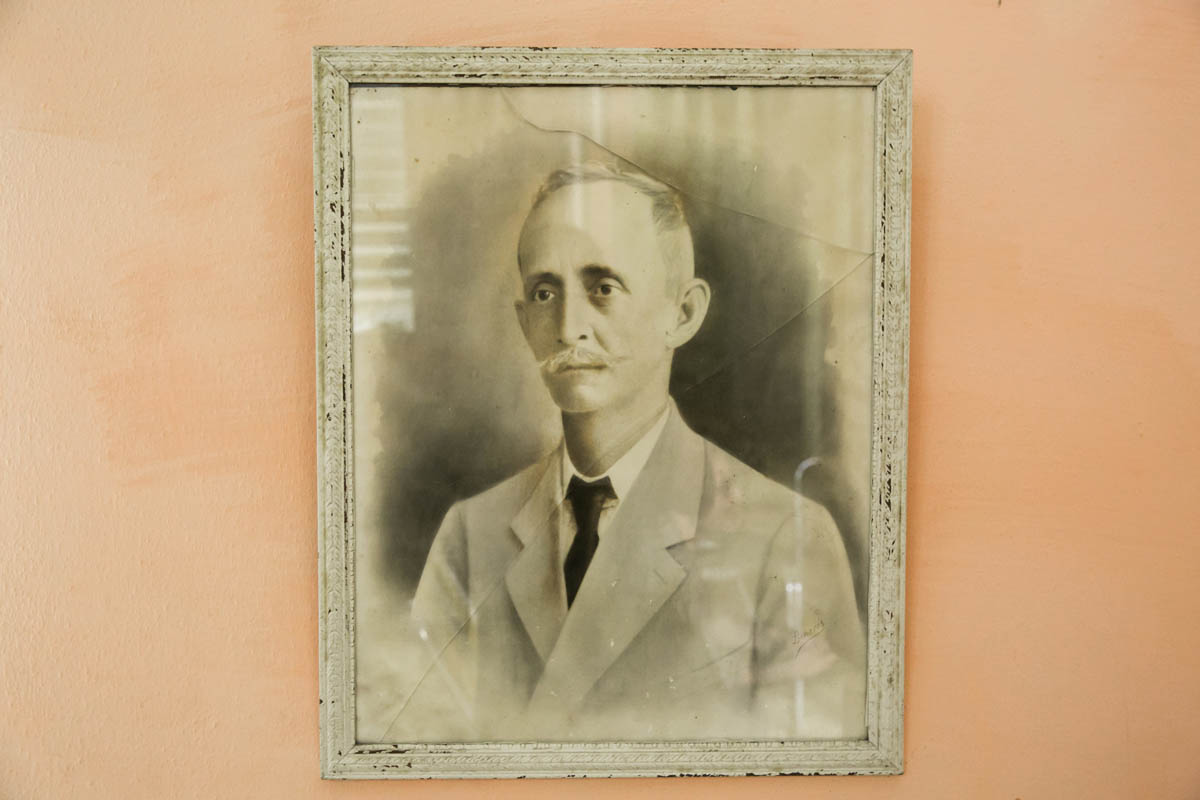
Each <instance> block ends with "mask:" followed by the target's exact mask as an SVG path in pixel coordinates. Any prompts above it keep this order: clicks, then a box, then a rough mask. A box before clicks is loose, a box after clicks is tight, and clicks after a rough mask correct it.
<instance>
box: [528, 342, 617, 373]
mask: <svg viewBox="0 0 1200 800" xmlns="http://www.w3.org/2000/svg"><path fill="white" fill-rule="evenodd" d="M618 360H619V359H615V358H610V357H609V356H606V355H604V354H603V353H597V352H596V351H595V350H588V349H587V348H584V347H572V348H571V349H569V350H562V351H560V352H557V353H555V354H554V355H552V356H550V357H549V358H546V359H543V360H542V362H541V367H542V371H543V372H562V371H563V370H566V369H572V368H577V367H611V366H613V365H615V364H616V363H617V362H618Z"/></svg>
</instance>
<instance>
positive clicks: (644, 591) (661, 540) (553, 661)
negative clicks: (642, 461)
mask: <svg viewBox="0 0 1200 800" xmlns="http://www.w3.org/2000/svg"><path fill="white" fill-rule="evenodd" d="M703 477H704V446H703V441H702V440H701V439H700V438H699V437H698V436H696V434H694V433H692V432H691V431H690V430H688V428H687V426H686V425H685V424H684V423H683V420H682V419H681V418H680V417H679V412H678V410H677V409H675V408H674V407H672V409H671V411H670V417H669V419H668V421H667V424H666V427H664V428H663V432H662V436H661V437H660V438H659V441H658V444H657V445H656V446H655V448H654V451H653V452H652V453H651V455H650V458H649V460H648V461H647V462H646V466H645V467H644V468H643V470H642V473H641V474H640V475H639V476H638V478H637V480H636V481H635V483H634V485H633V488H632V489H631V490H630V492H629V497H627V498H623V499H622V500H621V504H620V505H619V506H618V508H617V512H616V516H615V517H614V518H613V520H612V522H611V524H610V525H608V526H607V528H606V529H605V531H604V533H603V535H602V536H601V540H600V547H599V548H598V549H597V550H596V555H595V556H594V558H593V560H592V563H591V566H589V567H588V571H587V575H586V576H585V577H584V580H583V584H582V585H581V586H580V589H579V594H578V596H577V597H576V598H575V603H574V604H573V605H572V607H571V611H570V613H569V614H567V615H566V619H565V621H563V623H562V630H561V633H560V634H559V635H558V640H557V642H555V643H554V644H553V651H552V652H551V654H550V656H549V658H548V659H547V661H546V668H545V671H544V672H543V674H542V679H541V680H540V681H539V682H538V685H537V687H536V688H535V690H534V694H533V697H532V699H531V701H530V702H531V706H530V708H531V710H532V711H534V712H535V713H536V712H553V711H554V710H563V709H569V708H572V707H574V706H576V705H578V704H579V703H580V702H582V701H583V699H584V697H585V696H586V695H587V693H588V691H590V690H591V688H592V686H593V685H594V684H595V682H596V681H597V680H598V679H599V678H600V676H601V675H603V674H604V673H605V671H607V670H608V668H609V667H610V666H612V664H613V663H614V662H615V661H616V660H617V658H619V657H620V655H621V654H622V653H623V652H624V651H625V649H626V648H627V647H628V646H629V644H630V642H632V641H633V639H634V637H636V636H637V634H638V633H639V632H640V631H641V630H642V628H643V627H645V625H646V623H647V622H649V621H650V619H651V618H652V617H653V616H654V615H655V614H656V613H657V612H658V610H659V609H660V608H661V607H662V605H663V604H664V603H665V602H666V601H667V599H668V598H669V597H670V596H671V595H672V594H673V593H674V592H675V590H676V589H677V588H678V587H679V584H680V583H682V582H683V580H684V578H686V577H687V572H686V571H685V570H684V568H683V567H682V566H680V565H679V562H678V561H676V560H675V559H674V558H672V556H671V554H670V553H669V552H668V551H667V548H668V547H670V546H671V545H673V544H676V543H678V542H681V541H684V540H686V539H690V538H691V537H693V536H694V535H695V532H696V519H697V516H698V514H699V507H700V498H701V492H702V485H703ZM556 567H557V565H556ZM555 576H556V577H557V571H556V573H555ZM564 606H565V602H564Z"/></svg>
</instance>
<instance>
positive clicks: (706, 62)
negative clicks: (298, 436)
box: [313, 47, 912, 778]
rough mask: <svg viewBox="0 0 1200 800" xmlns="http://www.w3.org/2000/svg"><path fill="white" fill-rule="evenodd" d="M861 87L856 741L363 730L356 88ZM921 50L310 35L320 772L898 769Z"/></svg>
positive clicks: (442, 774) (638, 773)
mask: <svg viewBox="0 0 1200 800" xmlns="http://www.w3.org/2000/svg"><path fill="white" fill-rule="evenodd" d="M355 84H375V85H378V84H446V85H450V84H482V85H553V84H558V85H587V84H605V85H615V84H629V85H651V86H652V85H662V86H683V85H688V86H704V85H745V86H868V87H872V88H873V89H874V91H875V252H874V289H873V304H874V307H873V314H874V318H873V334H872V380H871V383H872V389H873V402H872V412H871V417H872V419H871V425H872V431H871V435H872V448H871V495H870V502H871V514H870V532H869V551H868V554H869V555H868V557H869V571H868V576H869V577H868V592H867V630H868V651H867V659H868V661H867V669H868V671H867V732H868V738H867V739H866V740H862V741H783V742H781V741H735V742H729V741H712V742H702V741H698V742H605V743H558V742H554V743H551V742H545V743H542V742H538V743H511V742H494V743H493V742H487V743H445V744H404V743H398V744H395V745H378V744H369V745H368V744H359V743H357V741H356V739H355V663H354V659H355V649H354V630H355V628H354V613H355V610H354V609H355V597H354V586H355V579H354V564H355V562H354V548H355V537H354V492H353V485H354V469H353V464H354V459H353V453H352V448H353V437H352V436H351V432H352V431H353V419H352V416H353V402H352V396H353V392H354V373H353V366H352V363H351V355H350V354H351V338H352V336H353V331H352V319H351V293H350V276H351V272H352V270H353V264H352V258H351V248H350V215H351V212H350V172H351V170H350V160H351V157H352V154H351V146H350V87H351V86H352V85H355ZM911 119H912V53H911V51H907V50H824V51H801V50H589V49H573V50H565V49H562V50H560V49H548V48H402V47H318V48H315V49H314V51H313V150H314V152H313V156H314V164H313V166H314V189H315V192H314V193H315V196H316V201H315V212H314V223H315V235H316V317H317V318H316V334H317V472H318V476H317V477H318V481H317V504H318V523H317V526H318V548H319V558H318V562H319V572H318V586H319V589H318V591H319V598H320V609H319V612H320V622H319V628H320V648H319V649H320V684H321V688H320V701H319V702H320V709H321V713H320V719H321V774H322V775H323V776H324V777H326V778H403V777H409V778H416V777H420V778H428V777H479V778H495V777H556V776H630V777H632V776H655V775H744V774H838V775H845V774H895V773H899V772H902V771H903V708H904V703H903V692H904V526H905V513H904V511H905V473H906V447H907V419H908V417H907V399H908V305H909V290H908V280H909V227H910V222H909V207H910V203H911V191H910V175H911V130H912V126H911Z"/></svg>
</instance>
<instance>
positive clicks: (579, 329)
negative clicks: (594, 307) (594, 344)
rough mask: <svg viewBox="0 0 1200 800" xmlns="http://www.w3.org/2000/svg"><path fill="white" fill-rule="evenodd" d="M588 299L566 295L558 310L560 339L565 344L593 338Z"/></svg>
mask: <svg viewBox="0 0 1200 800" xmlns="http://www.w3.org/2000/svg"><path fill="white" fill-rule="evenodd" d="M588 310H589V309H588V304H587V301H586V300H581V299H580V298H578V297H564V298H563V299H562V303H561V304H560V305H559V312H558V340H559V341H560V342H561V343H562V344H565V345H573V344H576V343H577V342H586V341H587V340H588V339H590V338H591V334H592V328H591V322H590V321H589V315H588Z"/></svg>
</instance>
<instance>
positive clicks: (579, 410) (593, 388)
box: [546, 374, 612, 414]
mask: <svg viewBox="0 0 1200 800" xmlns="http://www.w3.org/2000/svg"><path fill="white" fill-rule="evenodd" d="M595 377H598V376H586V375H584V376H574V377H573V376H566V375H561V374H559V375H553V376H550V377H549V378H548V379H547V380H546V387H547V388H548V389H549V390H550V397H551V398H552V399H553V400H554V403H555V405H557V406H558V407H559V408H560V409H562V411H563V413H564V414H587V413H589V412H592V411H598V410H599V409H601V408H604V407H605V406H607V405H609V404H610V403H611V402H612V397H611V396H610V394H611V393H610V392H608V391H606V390H605V388H604V387H601V386H598V385H596V384H597V383H598V381H596V380H595ZM579 378H590V379H587V380H580V379H579Z"/></svg>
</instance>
